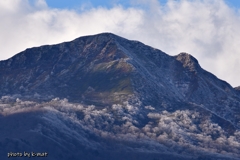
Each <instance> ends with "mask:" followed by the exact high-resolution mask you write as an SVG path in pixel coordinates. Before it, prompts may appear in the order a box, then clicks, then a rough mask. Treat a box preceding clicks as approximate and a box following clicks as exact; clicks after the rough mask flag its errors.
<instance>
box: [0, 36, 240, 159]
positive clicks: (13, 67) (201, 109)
mask: <svg viewBox="0 0 240 160" xmlns="http://www.w3.org/2000/svg"><path fill="white" fill-rule="evenodd" d="M0 96H2V98H1V100H0V114H1V115H2V116H1V117H0V121H1V122H0V123H1V125H0V129H1V131H2V132H1V133H0V135H1V136H0V137H1V139H0V148H1V149H2V150H1V151H0V154H1V156H0V158H1V159H7V157H6V155H7V152H10V151H12V152H24V151H29V152H30V151H34V150H35V151H38V152H48V153H49V157H48V158H50V159H79V157H83V159H113V158H114V159H234V158H236V159H237V158H239V157H240V152H239V150H240V147H239V146H240V131H239V128H240V123H239V122H240V116H239V115H240V109H239V107H240V94H239V88H232V87H231V86H230V85H229V84H228V83H227V82H225V81H222V80H220V79H218V78H217V77H216V76H214V75H213V74H211V73H209V72H207V71H205V70H204V69H202V68H201V66H200V65H199V63H198V61H197V60H196V59H195V58H194V57H193V56H191V55H190V54H187V53H180V54H179V55H176V56H169V55H167V54H166V53H164V52H162V51H160V50H157V49H154V48H152V47H149V46H146V45H144V44H142V43H140V42H137V41H129V40H127V39H124V38H122V37H119V36H116V35H114V34H111V33H103V34H99V35H94V36H86V37H80V38H78V39H75V40H74V41H72V42H65V43H61V44H57V45H51V46H50V45H49V46H41V47H36V48H31V49H27V50H25V51H23V52H21V53H19V54H17V55H15V56H14V57H12V58H10V59H8V60H6V61H1V62H0ZM56 97H59V98H60V99H56ZM92 105H94V106H92ZM15 132H17V133H19V134H16V133H15ZM3 148H4V149H3ZM60 153H61V154H60ZM20 158H21V157H20Z"/></svg>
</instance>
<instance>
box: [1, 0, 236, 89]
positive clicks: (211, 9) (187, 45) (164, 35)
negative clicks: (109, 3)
mask: <svg viewBox="0 0 240 160" xmlns="http://www.w3.org/2000/svg"><path fill="white" fill-rule="evenodd" d="M0 16H1V25H0V35H1V36H0V44H1V46H0V51H1V54H0V59H7V58H9V57H11V56H13V55H14V54H16V53H18V52H20V51H22V50H24V49H26V48H28V47H33V46H39V45H44V44H54V43H59V42H63V41H70V40H72V39H74V38H77V37H79V36H83V35H89V34H97V33H101V32H113V33H115V34H118V35H120V36H123V37H126V38H128V39H134V40H139V41H142V42H144V43H145V44H148V45H151V46H153V47H156V48H158V49H161V50H162V51H165V52H166V53H168V54H170V55H176V54H178V53H180V52H188V53H190V54H192V55H193V56H195V57H196V58H197V59H198V60H199V62H200V65H201V66H202V67H203V68H205V69H206V70H208V71H210V72H212V73H214V74H215V75H217V76H218V77H219V78H221V79H224V80H226V81H228V82H229V83H230V84H232V85H233V86H238V85H240V84H239V81H240V77H239V76H238V73H239V71H240V69H239V68H240V67H239V66H240V54H239V52H240V48H239V46H240V31H239V26H240V15H239V11H237V10H236V9H233V8H230V7H229V6H228V5H226V3H225V2H224V1H223V0H196V1H190V0H180V1H172V0H169V1H168V2H167V3H166V4H165V5H163V4H160V3H159V2H158V1H156V0H152V1H148V2H147V3H146V1H144V0H143V1H133V3H132V5H131V6H129V7H127V8H126V7H123V6H121V5H115V6H114V7H112V8H104V7H97V8H90V9H87V10H86V9H84V6H82V7H79V10H70V9H69V10H67V9H55V8H50V7H48V6H47V4H46V2H45V1H44V0H36V1H35V3H34V4H33V3H31V4H30V1H28V0H8V1H2V2H0Z"/></svg>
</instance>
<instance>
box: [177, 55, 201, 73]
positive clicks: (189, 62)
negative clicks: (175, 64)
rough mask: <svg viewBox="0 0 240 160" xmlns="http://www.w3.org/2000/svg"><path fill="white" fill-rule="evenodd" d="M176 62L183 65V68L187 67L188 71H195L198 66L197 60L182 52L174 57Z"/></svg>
mask: <svg viewBox="0 0 240 160" xmlns="http://www.w3.org/2000/svg"><path fill="white" fill-rule="evenodd" d="M175 58H176V60H178V61H179V62H181V63H182V64H183V67H188V68H189V69H190V70H192V71H193V70H197V68H198V67H200V66H199V63H198V60H197V59H196V58H195V57H193V56H192V55H191V54H188V53H185V52H182V53H180V54H178V55H177V56H175Z"/></svg>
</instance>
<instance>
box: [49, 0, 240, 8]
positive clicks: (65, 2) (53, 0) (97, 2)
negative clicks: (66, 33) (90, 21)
mask: <svg viewBox="0 0 240 160" xmlns="http://www.w3.org/2000/svg"><path fill="white" fill-rule="evenodd" d="M46 2H47V4H48V6H49V7H52V8H61V9H63V8H67V9H78V7H80V6H81V5H82V4H89V5H92V7H99V6H101V7H107V8H110V7H113V6H114V5H116V4H121V5H122V6H124V7H129V6H130V5H131V2H127V1H126V0H104V1H101V0H46ZM159 2H160V3H161V4H165V3H166V2H167V0H159ZM225 2H226V4H228V5H229V6H230V7H233V8H240V0H225Z"/></svg>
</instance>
